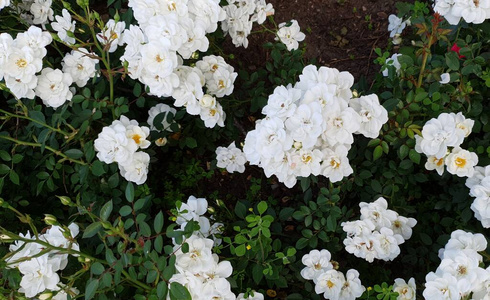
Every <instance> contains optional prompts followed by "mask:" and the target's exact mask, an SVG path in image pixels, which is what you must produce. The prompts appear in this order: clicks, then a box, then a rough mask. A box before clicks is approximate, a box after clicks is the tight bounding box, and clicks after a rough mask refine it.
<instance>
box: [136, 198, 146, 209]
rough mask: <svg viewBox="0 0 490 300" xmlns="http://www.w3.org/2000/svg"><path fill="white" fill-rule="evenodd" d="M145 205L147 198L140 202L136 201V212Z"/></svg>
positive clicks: (139, 200)
mask: <svg viewBox="0 0 490 300" xmlns="http://www.w3.org/2000/svg"><path fill="white" fill-rule="evenodd" d="M145 203H146V199H145V198H141V199H138V201H136V203H135V204H134V211H138V210H140V209H142V208H143V206H145Z"/></svg>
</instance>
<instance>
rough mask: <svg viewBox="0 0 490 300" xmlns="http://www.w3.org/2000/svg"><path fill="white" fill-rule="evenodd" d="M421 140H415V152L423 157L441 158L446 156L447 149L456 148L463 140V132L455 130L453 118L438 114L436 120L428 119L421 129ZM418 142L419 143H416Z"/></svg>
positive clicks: (445, 114) (448, 115)
mask: <svg viewBox="0 0 490 300" xmlns="http://www.w3.org/2000/svg"><path fill="white" fill-rule="evenodd" d="M422 137H423V138H422V139H419V140H417V145H419V148H418V147H417V148H416V149H415V150H417V149H419V150H421V151H422V152H423V153H424V154H425V155H427V156H430V155H434V156H436V157H437V158H442V157H444V156H445V155H446V152H447V147H448V146H449V147H458V146H459V145H461V143H462V142H463V139H464V132H463V131H462V130H459V129H458V130H456V121H455V118H454V116H451V115H450V114H447V113H442V114H440V115H439V116H438V117H437V119H430V120H429V121H428V122H427V123H425V125H424V127H423V128H422ZM419 141H420V143H418V142H419Z"/></svg>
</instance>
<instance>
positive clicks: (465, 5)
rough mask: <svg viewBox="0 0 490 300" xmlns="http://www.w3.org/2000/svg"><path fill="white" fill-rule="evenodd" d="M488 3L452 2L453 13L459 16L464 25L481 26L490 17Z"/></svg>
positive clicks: (469, 0)
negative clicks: (464, 22)
mask: <svg viewBox="0 0 490 300" xmlns="http://www.w3.org/2000/svg"><path fill="white" fill-rule="evenodd" d="M489 9H490V1H489V0H481V1H477V2H474V1H472V0H458V1H455V2H454V8H453V13H454V14H455V16H461V17H463V19H464V20H465V21H466V23H473V24H481V23H483V22H484V21H485V19H488V18H489V17H490V15H489Z"/></svg>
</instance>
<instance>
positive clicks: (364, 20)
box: [229, 0, 398, 82]
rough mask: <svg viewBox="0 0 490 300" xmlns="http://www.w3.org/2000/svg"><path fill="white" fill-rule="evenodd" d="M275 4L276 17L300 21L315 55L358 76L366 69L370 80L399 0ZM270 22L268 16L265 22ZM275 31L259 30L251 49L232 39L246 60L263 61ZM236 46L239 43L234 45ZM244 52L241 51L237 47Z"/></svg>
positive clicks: (321, 61)
mask: <svg viewBox="0 0 490 300" xmlns="http://www.w3.org/2000/svg"><path fill="white" fill-rule="evenodd" d="M268 2H270V3H272V5H273V6H274V8H275V16H274V18H275V20H276V22H277V23H278V24H279V23H281V22H287V21H289V20H291V19H295V20H297V21H298V23H299V25H300V27H301V30H302V32H304V33H305V34H306V39H305V42H306V45H307V51H306V56H307V58H309V59H313V58H315V59H316V61H317V63H318V64H319V65H323V66H328V67H333V68H337V69H339V70H341V71H349V72H351V73H352V74H353V75H354V77H355V78H356V80H358V79H359V78H360V77H361V76H362V75H364V76H365V77H367V79H368V82H370V81H371V79H372V78H373V77H374V74H376V73H377V72H378V71H379V66H378V65H373V62H372V61H373V60H374V59H375V58H376V55H375V54H374V51H373V49H374V48H376V47H381V48H383V47H385V46H386V44H387V42H388V38H389V33H388V31H387V27H388V16H389V15H390V14H392V13H395V10H396V9H395V3H396V2H398V1H396V0H287V1H285V0H269V1H268ZM265 24H266V25H268V26H269V25H270V24H267V22H266V23H265ZM272 39H273V36H272V35H271V34H268V35H254V36H252V37H250V38H249V41H250V43H249V47H248V48H247V49H243V48H237V49H234V46H233V45H231V43H230V45H229V47H230V48H229V50H230V51H233V53H236V54H237V55H240V58H241V59H242V60H243V61H249V62H250V64H251V67H253V65H257V66H259V65H261V64H263V62H264V59H266V58H267V53H265V50H264V49H263V48H262V44H263V43H264V40H268V41H272ZM231 47H233V48H231ZM237 52H238V53H237Z"/></svg>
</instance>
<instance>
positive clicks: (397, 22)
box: [388, 15, 407, 38]
mask: <svg viewBox="0 0 490 300" xmlns="http://www.w3.org/2000/svg"><path fill="white" fill-rule="evenodd" d="M405 26H407V24H406V23H405V22H403V19H402V18H398V17H397V16H396V15H390V16H389V17H388V31H389V32H390V37H391V38H392V37H394V36H395V34H401V33H402V32H403V29H405Z"/></svg>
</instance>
